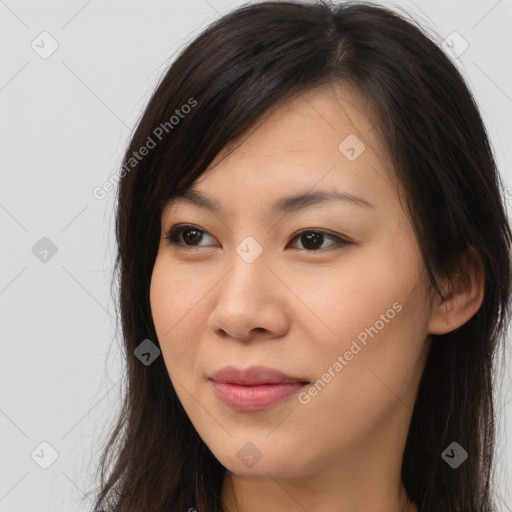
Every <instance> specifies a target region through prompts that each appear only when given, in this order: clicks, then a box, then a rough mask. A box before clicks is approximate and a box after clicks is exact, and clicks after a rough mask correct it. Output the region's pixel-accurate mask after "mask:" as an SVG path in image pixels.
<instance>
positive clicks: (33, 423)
mask: <svg viewBox="0 0 512 512" xmlns="http://www.w3.org/2000/svg"><path fill="white" fill-rule="evenodd" d="M384 3H385V4H387V5H395V6H399V7H401V8H404V9H406V10H407V11H408V12H410V13H411V14H412V15H413V16H414V17H415V18H416V19H418V20H419V21H420V22H422V23H423V24H424V25H426V26H427V27H429V28H430V29H431V30H432V31H434V32H435V33H436V34H437V35H436V37H437V39H438V40H439V41H441V40H442V39H444V38H446V37H449V41H451V42H454V48H455V51H459V52H460V51H461V50H462V49H463V48H465V44H464V41H466V42H467V44H468V45H469V46H468V47H467V49H466V50H465V51H464V53H462V54H461V55H460V56H459V57H458V59H457V62H458V65H459V66H460V68H461V69H462V71H463V73H464V75H465V76H466V77H467V79H468V81H469V84H470V87H471V88H472V91H473V93H474V95H475V97H476V99H477V101H478V104H479V105H480V107H481V109H482V112H483V114H484V120H485V122H486V124H487V127H488V130H489V133H490V136H491V139H492V142H493V145H494V148H495V151H496V156H497V159H498V163H499V166H500V169H501V173H502V176H503V180H504V184H505V185H506V186H509V185H512V175H511V170H510V163H511V161H512V154H511V144H510V142H511V131H512V130H511V119H512V115H511V114H512V99H511V98H512V73H511V68H510V64H508V65H507V64H506V62H509V63H510V57H511V40H510V26H511V25H512V1H511V0H500V1H496V0H483V1H478V2H463V1H454V0H450V1H445V0H435V1H434V0H431V1H427V0H416V1H415V2H413V1H411V0H409V1H400V2H394V3H393V4H389V3H388V2H384ZM241 4H242V2H241V1H237V0H231V1H229V0H208V1H207V0H172V1H157V0H151V1H147V2H142V1H138V2H137V1H123V2H113V1H101V2H100V1H98V0H89V1H84V0H73V1H66V2H64V1H59V2H57V1H46V2H42V1H16V0H8V1H6V2H2V1H0V44H1V48H2V54H1V61H2V62H1V66H0V112H1V122H0V145H1V153H0V156H1V160H2V163H1V167H0V172H1V181H0V183H1V187H0V226H1V233H2V240H3V243H2V247H3V250H2V251H1V255H2V261H1V265H0V329H1V333H2V341H1V343H2V354H3V357H2V358H1V359H0V512H26V511H30V512H42V511H57V510H59V511H60V510H66V511H79V510H80V511H81V510H84V511H85V510H91V509H92V507H91V506H89V507H87V506H86V505H87V502H86V503H85V504H83V505H80V504H79V502H78V499H79V498H81V497H82V496H83V491H85V490H89V489H91V487H92V486H93V485H94V482H93V480H92V474H93V470H94V469H95V467H96V465H97V460H98V459H97V457H98V453H99V447H100V443H101V442H102V441H103V440H104V435H105V434H106V432H107V429H108V426H109V424H110V421H111V420H112V418H113V414H114V412H115V411H116V410H117V408H118V406H119V390H120V388H119V385H118V384H119V379H120V375H121V370H122V360H121V358H120V351H119V345H118V342H117V341H116V340H115V332H114V328H115V311H114V303H113V300H112V297H111V295H110V277H111V270H112V263H113V260H114V243H113V241H114V235H113V204H114V202H113V201H114V192H108V193H107V194H106V197H105V198H104V199H103V200H98V199H95V198H94V197H93V195H92V191H93V189H94V188H95V187H97V186H101V185H102V184H103V183H104V182H105V181H106V180H107V179H108V178H109V177H110V176H111V175H113V174H114V173H115V172H116V171H117V169H118V166H119V163H120V160H121V156H122V152H123V150H124V148H125V145H126V143H127V141H128V139H129V137H130V134H131V131H132V129H133V127H134V124H135V122H136V120H137V119H138V116H139V114H140V112H141V110H142V109H143V107H144V106H145V104H146V102H147V100H148V99H149V95H150V94H151V92H152V91H153V88H154V86H155V85H156V83H157V81H158V79H159V78H160V76H161V74H162V73H163V72H164V71H165V69H167V67H168V65H169V63H170V62H171V60H172V59H173V58H174V56H175V55H176V53H177V51H178V50H179V49H180V48H181V47H183V45H185V44H186V43H187V42H188V41H190V40H191V38H193V37H194V35H196V34H197V33H198V32H199V31H200V30H201V29H203V28H204V27H205V26H206V25H207V24H208V23H209V22H211V21H213V20H214V19H216V18H217V17H218V16H219V15H221V14H224V13H225V12H227V11H228V10H229V9H231V8H233V7H235V6H238V5H241ZM44 31H46V32H48V33H49V34H51V37H52V38H53V39H54V40H56V41H57V43H58V48H57V50H56V51H55V52H54V53H53V54H52V55H50V56H49V57H47V58H42V57H41V52H44V51H46V52H47V51H49V49H51V40H50V39H49V36H40V34H41V33H42V32H44ZM453 32H458V33H459V34H460V36H461V37H462V39H460V38H459V39H457V37H458V36H453V35H452V36H450V34H452V33H453ZM454 37H455V39H454ZM45 38H46V39H45ZM33 41H35V42H34V43H33ZM31 44H34V45H35V46H36V48H37V50H38V52H39V53H37V52H36V50H34V49H33V48H32V47H31ZM507 190H508V191H509V192H511V193H510V196H511V197H512V188H510V189H507ZM43 237H46V238H47V239H49V240H50V241H51V246H54V247H55V248H56V249H57V252H56V254H54V255H52V252H51V247H50V245H49V242H48V240H43V241H40V240H41V239H42V238H43ZM36 244H39V245H36ZM34 246H36V248H35V249H33V248H34ZM45 249H46V250H48V251H49V252H48V253H45V252H44V250H45ZM41 258H43V259H44V258H46V261H41ZM507 354H508V357H509V354H510V349H509V350H508V353H507ZM508 362H510V357H509V359H508ZM509 367H510V365H508V366H507V370H506V371H505V373H504V375H503V378H504V386H503V389H502V394H501V397H500V399H499V400H500V401H499V404H498V405H499V411H500V419H501V420H500V421H501V422H500V434H499V438H500V444H499V447H498V450H497V451H498V457H499V465H498V468H497V471H498V482H500V484H501V489H502V493H503V500H504V501H505V502H506V503H508V504H510V503H512V498H511V493H510V491H508V490H507V487H510V485H506V483H508V484H510V482H511V481H512V446H511V444H512V384H511V376H510V370H509ZM42 442H46V443H49V444H50V445H51V447H53V449H54V450H56V451H57V452H58V457H57V459H56V460H55V462H54V463H53V464H51V466H49V467H48V468H47V469H43V468H42V467H41V464H43V465H44V464H45V463H49V462H50V457H51V456H52V448H49V447H48V446H47V445H41V443H42Z"/></svg>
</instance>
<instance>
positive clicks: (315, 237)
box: [302, 232, 323, 249]
mask: <svg viewBox="0 0 512 512" xmlns="http://www.w3.org/2000/svg"><path fill="white" fill-rule="evenodd" d="M302 238H303V240H302V243H303V244H304V247H306V248H308V245H310V246H311V245H313V246H314V247H309V248H314V249H317V248H318V247H320V246H321V245H322V241H323V235H322V233H316V232H315V233H307V234H304V235H302ZM304 239H305V240H306V242H305V243H304Z"/></svg>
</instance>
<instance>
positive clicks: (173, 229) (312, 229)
mask: <svg viewBox="0 0 512 512" xmlns="http://www.w3.org/2000/svg"><path fill="white" fill-rule="evenodd" d="M186 229H190V230H193V229H196V230H197V231H201V232H202V233H205V234H207V235H208V236H211V237H212V238H214V239H216V238H215V237H214V236H213V235H212V234H211V233H210V232H209V231H207V230H206V229H203V228H201V227H199V226H197V225H195V224H176V225H174V226H171V227H170V228H169V229H168V230H167V231H166V232H165V238H167V239H169V238H171V237H172V236H174V235H175V234H176V233H178V234H179V233H180V232H182V231H185V230H186ZM307 232H319V233H323V234H324V235H327V236H329V237H332V238H336V239H338V241H339V242H345V243H349V242H351V240H350V238H349V237H347V236H345V235H341V234H336V233H332V232H331V231H329V230H326V229H325V228H315V227H308V228H302V229H300V230H299V231H296V232H295V233H293V234H292V235H291V237H290V240H293V239H295V238H297V237H298V236H299V235H301V234H302V233H307ZM178 245H184V246H185V247H192V248H193V247H194V246H187V245H186V244H183V243H180V242H178Z"/></svg>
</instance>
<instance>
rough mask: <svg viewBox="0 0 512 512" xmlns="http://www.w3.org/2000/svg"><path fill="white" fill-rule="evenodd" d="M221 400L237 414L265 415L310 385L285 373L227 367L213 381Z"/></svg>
mask: <svg viewBox="0 0 512 512" xmlns="http://www.w3.org/2000/svg"><path fill="white" fill-rule="evenodd" d="M210 380H211V381H212V385H213V388H214V389H215V392H216V394H217V396H218V397H219V398H220V400H222V401H223V402H224V403H225V404H226V405H227V406H228V407H230V408H231V409H234V410H236V411H246V412H249V411H262V410H265V409H269V408H270V407H273V406H274V405H276V404H277V403H278V402H280V401H281V400H283V399H285V398H286V397H288V396H290V395H292V394H294V393H295V392H296V391H298V390H299V389H300V388H301V387H302V386H304V385H305V384H307V382H305V380H304V379H299V378H296V377H290V376H289V375H286V374H285V373H283V372H280V371H278V370H273V369H271V368H265V367H263V366H253V367H251V368H248V369H246V370H242V369H238V368H235V367H233V366H226V367H224V368H221V369H220V370H218V371H216V372H215V373H214V374H213V375H212V376H211V377H210Z"/></svg>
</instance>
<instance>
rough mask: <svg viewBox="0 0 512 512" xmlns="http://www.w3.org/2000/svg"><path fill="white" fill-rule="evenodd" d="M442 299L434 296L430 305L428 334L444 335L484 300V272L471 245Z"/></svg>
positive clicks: (464, 320)
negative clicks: (434, 298) (430, 313)
mask: <svg viewBox="0 0 512 512" xmlns="http://www.w3.org/2000/svg"><path fill="white" fill-rule="evenodd" d="M452 282H453V285H452V287H451V290H450V291H449V293H448V294H447V297H446V298H445V300H441V298H440V297H439V296H437V297H436V300H435V301H434V304H433V306H432V315H431V317H430V321H429V325H428V332H429V334H446V333H449V332H451V331H454V330H455V329H457V328H458V327H461V326H462V325H464V324H465V323H466V322H468V321H469V320H470V319H471V318H472V317H473V316H474V315H475V314H476V313H477V311H478V310H479V309H480V306H481V305H482V302H483V299H484V289H485V273H484V269H483V265H482V262H481V260H480V257H479V256H478V254H477V252H476V251H475V250H474V249H473V248H472V247H471V248H470V249H469V250H468V251H467V252H466V253H465V254H464V256H463V257H462V258H461V262H460V265H459V270H458V271H456V272H455V274H454V276H453V277H452Z"/></svg>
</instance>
